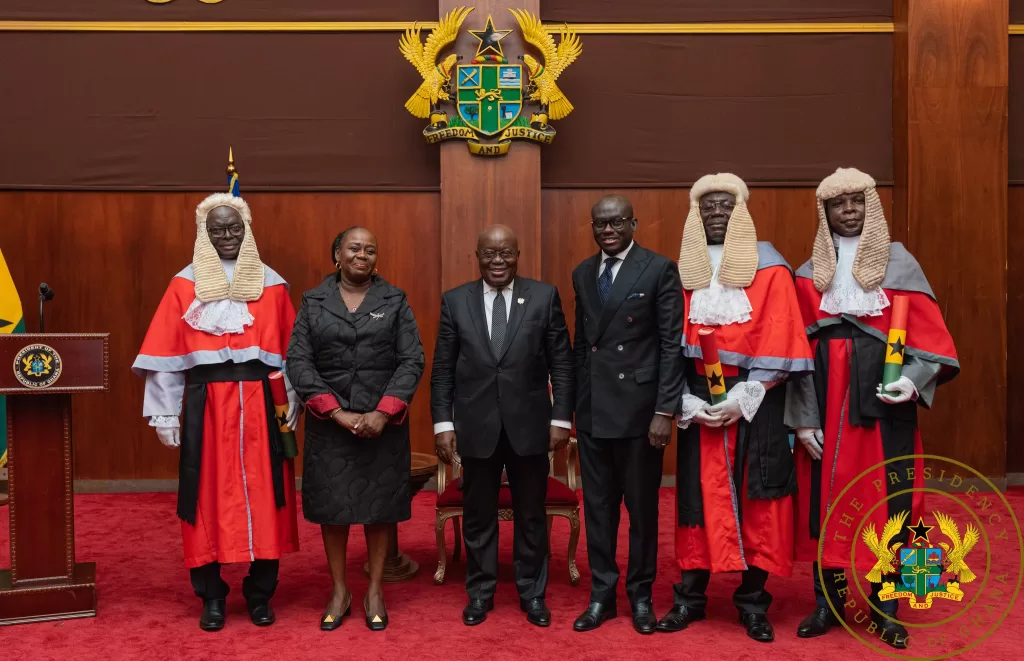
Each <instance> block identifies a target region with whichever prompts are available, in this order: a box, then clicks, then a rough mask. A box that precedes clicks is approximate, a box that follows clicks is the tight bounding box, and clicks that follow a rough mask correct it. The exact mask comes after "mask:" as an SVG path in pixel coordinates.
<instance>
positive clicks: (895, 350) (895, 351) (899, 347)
mask: <svg viewBox="0 0 1024 661" xmlns="http://www.w3.org/2000/svg"><path fill="white" fill-rule="evenodd" d="M906 348H907V345H905V344H903V342H902V341H901V340H900V338H898V337H897V338H896V341H895V342H890V343H889V350H890V351H891V352H892V354H891V355H893V356H901V357H902V356H903V350H904V349H906Z"/></svg>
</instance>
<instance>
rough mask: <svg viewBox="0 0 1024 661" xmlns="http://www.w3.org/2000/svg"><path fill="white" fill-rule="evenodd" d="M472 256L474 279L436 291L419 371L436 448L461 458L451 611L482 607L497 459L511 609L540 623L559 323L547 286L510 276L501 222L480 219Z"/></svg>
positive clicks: (473, 612) (556, 416) (564, 362)
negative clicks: (507, 496) (508, 501)
mask: <svg viewBox="0 0 1024 661" xmlns="http://www.w3.org/2000/svg"><path fill="white" fill-rule="evenodd" d="M476 255H477V259H478V260H479V262H480V275H481V276H482V279H480V280H474V281H472V282H468V283H466V284H464V285H462V286H461V287H456V288H455V289H452V290H450V291H447V292H445V293H444V294H443V295H442V296H441V325H440V328H438V331H437V344H436V345H435V347H434V365H433V370H432V372H431V376H430V410H431V415H432V416H433V419H434V444H435V447H436V449H437V456H438V457H439V458H440V459H441V461H443V462H445V463H446V464H451V463H452V462H457V463H458V462H461V464H462V470H463V478H462V495H463V503H464V508H465V510H464V514H463V519H464V520H463V531H464V535H465V540H466V592H467V593H468V594H469V604H468V605H467V606H466V608H465V610H463V612H462V621H463V623H465V624H466V625H468V626H472V625H476V624H480V623H481V622H483V621H484V620H485V619H487V612H488V611H490V610H491V609H492V608H494V589H495V586H496V584H497V569H498V494H499V491H500V489H501V480H502V470H503V469H504V470H505V471H506V472H507V474H508V485H509V489H510V490H511V492H512V508H513V512H514V521H515V532H514V540H513V558H514V562H515V572H516V587H518V589H519V602H520V608H521V609H522V610H523V611H524V612H525V613H526V619H527V620H528V621H529V622H531V623H532V624H535V625H537V626H542V627H546V626H548V625H549V624H550V623H551V613H550V611H548V608H547V606H546V605H545V603H544V591H545V589H546V587H547V579H548V536H547V517H546V513H545V509H544V498H545V496H546V493H547V476H548V454H547V453H548V451H549V450H557V449H559V448H561V447H564V446H565V445H566V444H567V443H568V441H569V431H570V429H571V428H572V409H573V374H572V372H573V367H572V361H573V358H572V348H571V347H570V345H569V332H568V330H567V329H566V326H565V315H564V314H563V313H562V303H561V301H560V300H559V298H558V290H557V289H556V288H555V287H553V286H551V285H548V284H545V283H543V282H538V281H536V280H530V279H529V278H522V277H516V267H517V264H518V262H519V242H518V241H517V240H516V236H515V234H514V233H513V232H512V230H511V229H509V228H508V227H505V226H502V225H494V226H491V227H488V228H486V229H485V230H484V231H482V232H481V233H480V237H479V239H478V241H477V250H476ZM549 378H550V383H551V393H550V394H549V391H548V379H549ZM552 395H553V399H554V402H553V403H552Z"/></svg>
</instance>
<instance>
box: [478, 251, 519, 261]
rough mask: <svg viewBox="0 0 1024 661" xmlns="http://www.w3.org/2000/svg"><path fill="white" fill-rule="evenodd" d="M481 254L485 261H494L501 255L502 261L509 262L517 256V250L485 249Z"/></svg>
mask: <svg viewBox="0 0 1024 661" xmlns="http://www.w3.org/2000/svg"><path fill="white" fill-rule="evenodd" d="M480 256H481V257H482V258H483V259H484V261H485V262H493V261H494V260H495V258H497V257H501V261H503V262H507V261H509V260H510V259H512V258H513V257H515V256H516V254H515V252H513V251H511V250H502V251H501V252H495V251H494V250H485V251H483V252H482V253H480Z"/></svg>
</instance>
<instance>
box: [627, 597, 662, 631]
mask: <svg viewBox="0 0 1024 661" xmlns="http://www.w3.org/2000/svg"><path fill="white" fill-rule="evenodd" d="M633 628H634V629H636V632H637V633H642V634H649V633H654V632H655V631H657V630H658V618H656V617H655V616H654V608H653V607H652V606H651V602H649V601H638V602H636V603H635V604H633Z"/></svg>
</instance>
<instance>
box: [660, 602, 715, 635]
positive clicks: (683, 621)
mask: <svg viewBox="0 0 1024 661" xmlns="http://www.w3.org/2000/svg"><path fill="white" fill-rule="evenodd" d="M704 619H707V614H706V613H705V612H704V611H702V610H700V611H699V610H696V609H693V608H687V607H686V606H680V605H679V604H675V605H673V606H672V608H671V609H670V610H669V612H667V613H665V617H663V618H661V620H660V621H659V622H658V631H664V632H665V633H675V632H676V631H682V630H683V629H685V628H686V627H688V626H690V625H691V624H693V623H694V622H699V621H701V620H704Z"/></svg>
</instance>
